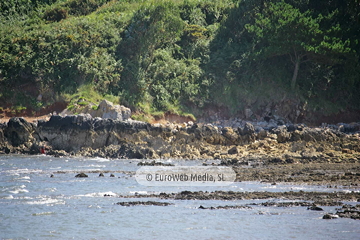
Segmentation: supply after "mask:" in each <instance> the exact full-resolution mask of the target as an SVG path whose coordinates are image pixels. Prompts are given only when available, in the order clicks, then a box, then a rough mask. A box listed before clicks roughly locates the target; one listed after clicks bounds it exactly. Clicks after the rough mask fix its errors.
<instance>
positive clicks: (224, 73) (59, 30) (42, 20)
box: [0, 0, 360, 124]
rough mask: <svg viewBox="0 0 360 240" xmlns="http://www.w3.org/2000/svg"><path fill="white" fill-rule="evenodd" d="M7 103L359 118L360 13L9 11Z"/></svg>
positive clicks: (3, 92) (28, 7) (129, 8)
mask: <svg viewBox="0 0 360 240" xmlns="http://www.w3.org/2000/svg"><path fill="white" fill-rule="evenodd" d="M0 12H1V16H0V17H1V21H0V59H1V60H0V106H1V108H2V109H0V111H1V110H3V109H5V108H11V109H12V111H13V112H16V111H18V112H21V111H23V112H24V111H25V112H27V114H34V115H35V114H37V113H39V112H41V111H44V109H45V108H46V107H47V109H51V107H49V106H50V105H51V104H54V103H56V102H62V101H65V102H71V104H81V103H86V102H92V101H96V100H97V98H96V99H92V98H91V97H88V96H89V95H90V96H91V95H92V94H88V95H87V96H84V95H81V94H79V92H81V91H82V89H84V88H85V89H90V90H89V91H90V92H92V91H95V92H96V94H98V95H100V96H102V97H105V96H107V97H110V98H112V99H117V101H118V102H120V103H121V104H123V105H126V106H129V107H131V108H132V110H133V112H142V113H146V114H159V112H160V113H161V112H167V111H168V112H173V113H179V114H182V113H184V112H188V113H192V114H193V115H195V117H198V118H199V117H204V118H207V117H212V118H213V119H215V118H230V117H240V118H247V119H251V120H263V119H269V118H273V117H274V116H280V117H283V118H285V119H288V120H290V121H293V122H310V123H314V124H318V123H321V122H322V121H326V122H334V121H356V120H359V119H360V117H359V116H360V112H359V110H360V94H359V90H360V65H359V51H360V47H359V46H360V45H359V44H360V43H359V41H358V39H360V31H359V28H358V26H359V24H360V6H359V3H357V1H348V2H347V3H344V2H343V1H340V0H330V1H328V0H326V1H325V0H282V1H280V0H247V1H240V0H239V1H232V0H231V1H230V0H226V1H210V0H201V1H198V0H183V1H182V0H177V1H169V0H152V1H142V0H117V1H116V0H113V1H109V0H57V1H56V0H37V1H27V0H10V1H6V2H4V3H0Z"/></svg>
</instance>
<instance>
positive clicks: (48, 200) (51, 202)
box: [26, 197, 65, 205]
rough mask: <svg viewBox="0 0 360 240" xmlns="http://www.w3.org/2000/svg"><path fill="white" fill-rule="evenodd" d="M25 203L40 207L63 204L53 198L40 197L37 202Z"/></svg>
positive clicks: (61, 201) (63, 202)
mask: <svg viewBox="0 0 360 240" xmlns="http://www.w3.org/2000/svg"><path fill="white" fill-rule="evenodd" d="M26 203H27V204H32V205H42V204H48V205H54V204H65V201H63V200H59V199H54V198H49V197H42V198H40V199H39V200H36V201H29V202H26Z"/></svg>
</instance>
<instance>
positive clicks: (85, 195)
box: [75, 191, 117, 197]
mask: <svg viewBox="0 0 360 240" xmlns="http://www.w3.org/2000/svg"><path fill="white" fill-rule="evenodd" d="M104 195H107V196H112V197H115V196H117V194H116V193H114V192H111V191H109V192H94V193H87V194H80V195H75V197H104Z"/></svg>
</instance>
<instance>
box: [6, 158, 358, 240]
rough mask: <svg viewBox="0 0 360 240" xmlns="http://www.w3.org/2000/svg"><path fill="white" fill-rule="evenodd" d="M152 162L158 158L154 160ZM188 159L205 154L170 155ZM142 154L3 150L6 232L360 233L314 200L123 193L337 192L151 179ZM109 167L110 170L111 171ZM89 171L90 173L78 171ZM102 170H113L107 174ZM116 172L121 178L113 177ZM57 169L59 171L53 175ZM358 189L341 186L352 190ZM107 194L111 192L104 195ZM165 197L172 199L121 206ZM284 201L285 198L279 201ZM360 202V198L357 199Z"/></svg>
mask: <svg viewBox="0 0 360 240" xmlns="http://www.w3.org/2000/svg"><path fill="white" fill-rule="evenodd" d="M149 161H150V160H149ZM164 162H166V163H172V164H174V165H182V166H201V164H202V161H193V160H192V161H189V160H188V161H185V160H182V161H179V160H178V161H176V160H166V161H165V160H164ZM138 163H139V160H120V159H117V160H110V159H103V158H80V157H73V158H69V157H64V158H55V157H52V156H45V155H36V156H28V155H0V238H1V239H359V236H360V221H359V220H352V219H346V218H339V219H332V220H324V219H322V216H323V215H324V214H325V212H332V213H335V212H336V207H323V209H324V211H321V212H318V211H309V210H307V208H306V207H287V208H286V207H264V206H261V205H257V206H254V205H251V208H241V209H218V210H210V209H199V206H200V205H202V206H204V207H210V206H215V207H216V206H224V205H246V204H250V203H260V202H262V201H268V200H232V201H219V200H202V201H200V200H162V199H154V198H141V199H137V198H119V196H134V195H135V194H137V193H140V194H151V193H161V192H168V193H170V192H180V191H184V190H190V191H215V190H222V191H274V192H279V191H300V190H301V191H334V189H329V188H326V186H307V185H290V184H277V185H271V184H266V183H259V182H236V183H233V184H231V185H230V186H223V187H222V186H216V187H215V186H208V187H186V186H181V187H168V186H159V187H151V186H143V185H140V184H138V183H137V182H136V180H135V177H134V174H135V172H136V170H137V169H139V167H138V166H137V164H138ZM107 171H108V172H107ZM80 172H86V173H87V175H88V176H89V177H88V178H75V175H76V174H77V173H80ZM99 172H107V173H104V175H105V177H99ZM110 173H112V174H114V175H115V177H110ZM51 174H53V175H54V176H53V177H50V176H51ZM351 190H354V189H337V191H351ZM104 195H106V196H104ZM148 200H152V201H164V202H169V203H172V204H173V205H169V206H141V205H140V206H131V207H124V206H120V205H116V203H117V202H120V201H148ZM275 201H280V200H275ZM352 204H355V203H352Z"/></svg>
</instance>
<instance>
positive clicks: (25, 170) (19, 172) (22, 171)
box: [5, 168, 42, 176]
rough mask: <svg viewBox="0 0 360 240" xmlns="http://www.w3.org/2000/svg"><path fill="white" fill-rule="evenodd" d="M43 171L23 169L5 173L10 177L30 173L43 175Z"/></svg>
mask: <svg viewBox="0 0 360 240" xmlns="http://www.w3.org/2000/svg"><path fill="white" fill-rule="evenodd" d="M41 172H42V170H41V169H28V168H21V169H11V170H7V171H5V173H7V174H9V175H14V176H19V175H20V174H28V173H41Z"/></svg>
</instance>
